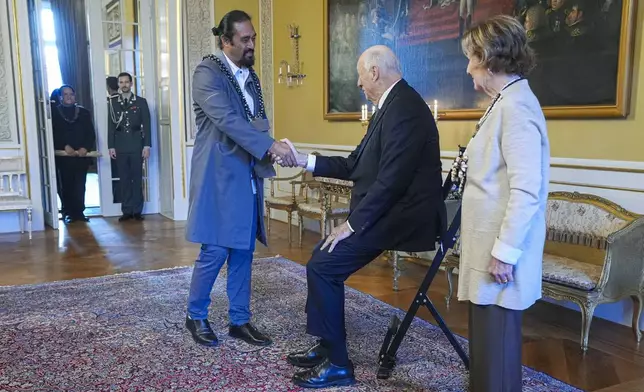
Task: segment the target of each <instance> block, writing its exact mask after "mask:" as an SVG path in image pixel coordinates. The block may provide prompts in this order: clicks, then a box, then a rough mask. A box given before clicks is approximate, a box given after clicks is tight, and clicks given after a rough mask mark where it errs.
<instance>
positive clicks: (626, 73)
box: [322, 0, 637, 121]
mask: <svg viewBox="0 0 644 392" xmlns="http://www.w3.org/2000/svg"><path fill="white" fill-rule="evenodd" d="M348 1H354V2H359V3H360V5H361V6H362V4H363V3H364V4H368V3H372V1H370V0H323V4H324V5H323V7H324V12H323V29H324V31H323V34H322V36H323V51H324V54H323V67H324V68H323V70H324V71H323V72H324V75H323V83H324V86H323V89H324V108H323V118H324V119H325V120H328V121H349V120H352V121H353V120H359V119H360V114H361V113H360V111H359V106H358V107H356V108H355V109H356V110H355V111H338V110H332V109H331V106H332V104H331V102H330V90H331V88H332V86H330V83H331V80H330V79H331V77H330V67H329V65H330V64H329V60H330V54H329V53H330V46H329V41H330V35H329V34H330V23H329V22H330V20H329V9H330V7H331V6H332V5H336V4H338V3H346V2H348ZM387 1H389V2H396V1H400V0H385V2H387ZM403 1H405V0H403ZM462 1H465V0H462ZM543 1H545V0H543ZM548 1H549V0H548ZM406 2H407V3H411V2H413V0H407V1H406ZM443 2H446V3H450V2H452V3H457V1H456V0H443ZM616 2H621V7H622V8H621V19H620V21H621V24H620V26H619V31H620V35H619V51H618V54H617V56H616V57H617V75H616V83H615V85H616V90H615V97H614V104H601V105H562V106H555V105H552V106H546V105H544V106H543V111H544V114H545V116H546V118H548V119H572V118H577V119H580V118H625V117H627V116H628V115H629V114H630V105H631V81H632V73H633V55H634V43H635V30H636V17H637V1H636V0H617V1H616ZM428 3H437V2H436V1H433V2H428ZM548 4H550V3H548ZM454 5H455V6H458V4H454ZM351 17H353V16H351ZM370 17H371V15H370ZM358 18H360V16H358ZM334 42H335V41H334ZM358 55H359V53H358ZM357 59H358V57H357V56H356V57H355V59H353V61H354V62H353V65H352V66H353V67H354V68H355V62H356V61H357ZM347 65H348V63H347ZM463 72H464V73H465V69H463ZM589 83H592V80H590V81H589ZM356 89H357V87H356ZM611 91H612V90H611ZM537 95H538V94H537ZM439 102H440V100H439ZM354 106H355V105H354ZM483 112H484V110H483V107H481V106H480V105H479V107H475V108H474V107H473V108H466V109H441V108H440V104H439V110H438V117H439V118H440V119H441V120H477V119H479V118H480V117H481V116H482V115H483Z"/></svg>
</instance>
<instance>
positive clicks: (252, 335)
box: [228, 323, 273, 346]
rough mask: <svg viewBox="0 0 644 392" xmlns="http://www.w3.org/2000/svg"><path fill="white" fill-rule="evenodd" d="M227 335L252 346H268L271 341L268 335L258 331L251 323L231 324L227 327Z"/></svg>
mask: <svg viewBox="0 0 644 392" xmlns="http://www.w3.org/2000/svg"><path fill="white" fill-rule="evenodd" d="M228 335H230V336H231V337H233V338H236V339H241V340H243V341H244V342H246V343H248V344H252V345H254V346H269V345H270V344H271V343H273V341H272V340H271V339H270V338H269V337H268V336H266V335H264V334H263V333H261V332H259V331H258V330H257V329H256V328H255V327H254V326H253V325H252V324H251V323H246V324H244V325H231V326H230V328H229V329H228Z"/></svg>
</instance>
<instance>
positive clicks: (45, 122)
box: [27, 0, 58, 229]
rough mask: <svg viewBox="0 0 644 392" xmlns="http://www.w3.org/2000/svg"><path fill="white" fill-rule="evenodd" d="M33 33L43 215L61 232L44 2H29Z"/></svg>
mask: <svg viewBox="0 0 644 392" xmlns="http://www.w3.org/2000/svg"><path fill="white" fill-rule="evenodd" d="M27 7H28V10H29V32H30V34H29V35H30V41H31V58H32V62H33V77H34V90H35V97H36V102H35V108H36V125H37V128H38V129H37V132H38V152H39V157H40V177H41V181H42V182H41V184H42V201H43V212H44V214H45V223H46V224H47V225H48V226H51V227H53V228H54V229H57V228H58V192H57V181H56V162H55V160H54V140H53V133H52V127H51V106H50V104H49V93H48V91H47V72H46V67H45V60H44V56H43V50H42V48H43V47H44V45H43V42H42V34H41V31H40V26H42V25H41V20H40V19H41V18H40V10H41V9H42V6H41V1H40V0H29V1H28V2H27Z"/></svg>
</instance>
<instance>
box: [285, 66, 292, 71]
mask: <svg viewBox="0 0 644 392" xmlns="http://www.w3.org/2000/svg"><path fill="white" fill-rule="evenodd" d="M286 72H287V73H291V66H290V65H287V66H286Z"/></svg>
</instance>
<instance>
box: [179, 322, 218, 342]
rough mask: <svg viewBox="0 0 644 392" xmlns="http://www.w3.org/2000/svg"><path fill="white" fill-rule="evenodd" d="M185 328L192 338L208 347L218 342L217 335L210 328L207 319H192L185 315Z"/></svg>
mask: <svg viewBox="0 0 644 392" xmlns="http://www.w3.org/2000/svg"><path fill="white" fill-rule="evenodd" d="M186 328H188V331H190V333H191V334H192V338H193V339H194V340H195V342H197V343H199V344H201V345H204V346H209V347H214V346H216V345H217V344H219V340H217V335H215V333H214V332H213V331H212V328H210V323H209V322H208V320H207V319H204V320H193V319H191V318H190V317H186Z"/></svg>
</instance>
